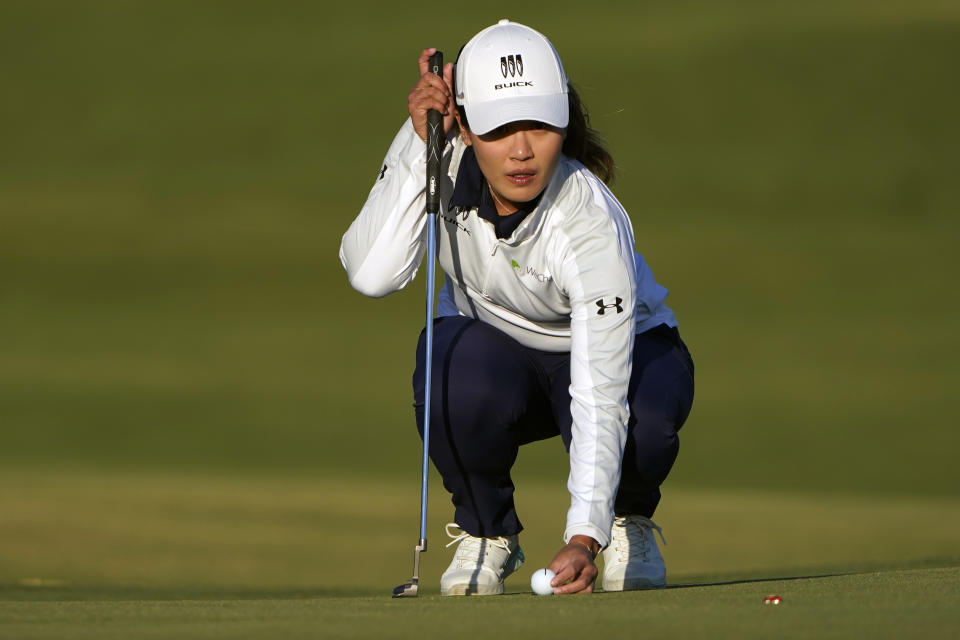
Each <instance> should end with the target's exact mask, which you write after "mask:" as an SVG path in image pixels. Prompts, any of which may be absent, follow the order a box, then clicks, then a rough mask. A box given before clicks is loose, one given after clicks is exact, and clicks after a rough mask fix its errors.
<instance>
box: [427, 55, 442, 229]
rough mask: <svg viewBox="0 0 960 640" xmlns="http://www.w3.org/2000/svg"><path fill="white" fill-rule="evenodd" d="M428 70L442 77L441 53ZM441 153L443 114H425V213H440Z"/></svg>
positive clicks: (431, 62) (434, 56) (432, 61)
mask: <svg viewBox="0 0 960 640" xmlns="http://www.w3.org/2000/svg"><path fill="white" fill-rule="evenodd" d="M429 70H430V72H431V73H435V74H436V75H438V76H440V77H441V78H442V77H443V52H441V51H437V52H436V53H435V54H433V55H432V56H430V62H429ZM442 153H443V114H442V113H440V112H439V111H437V110H436V109H430V110H429V111H428V112H427V213H428V214H430V213H439V212H440V155H441V154H442Z"/></svg>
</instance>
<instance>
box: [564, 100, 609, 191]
mask: <svg viewBox="0 0 960 640" xmlns="http://www.w3.org/2000/svg"><path fill="white" fill-rule="evenodd" d="M567 100H568V101H569V103H570V123H569V124H568V125H567V139H566V140H564V141H563V153H564V155H566V156H567V157H570V158H575V159H577V160H579V161H580V163H581V164H582V165H583V166H585V167H586V168H587V169H590V171H592V172H593V173H594V174H595V175H596V176H597V177H598V178H600V179H601V180H603V181H604V182H605V183H607V184H610V183H611V182H613V173H614V164H613V156H612V155H610V152H609V151H607V148H606V147H605V146H604V144H603V138H601V137H600V134H599V133H597V132H596V131H595V130H593V129H592V128H591V127H590V116H589V115H587V108H586V107H584V106H583V102H581V101H580V94H579V93H577V90H576V89H574V88H573V84H572V83H569V82H568V83H567Z"/></svg>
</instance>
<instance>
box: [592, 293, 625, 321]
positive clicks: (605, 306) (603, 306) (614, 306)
mask: <svg viewBox="0 0 960 640" xmlns="http://www.w3.org/2000/svg"><path fill="white" fill-rule="evenodd" d="M622 302H623V298H621V297H619V296H618V297H617V298H616V302H614V303H613V304H604V303H603V298H600V299H599V300H597V306H598V307H600V308H599V309H598V310H597V315H598V316H602V315H603V314H605V313H606V312H607V309H616V310H617V313H623V307H622V306H621V303H622Z"/></svg>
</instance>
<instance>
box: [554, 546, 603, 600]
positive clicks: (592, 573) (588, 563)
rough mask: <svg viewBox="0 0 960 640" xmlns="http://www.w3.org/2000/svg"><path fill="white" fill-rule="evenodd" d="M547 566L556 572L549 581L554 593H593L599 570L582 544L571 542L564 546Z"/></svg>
mask: <svg viewBox="0 0 960 640" xmlns="http://www.w3.org/2000/svg"><path fill="white" fill-rule="evenodd" d="M548 568H549V569H550V570H551V571H553V572H554V573H556V574H557V575H556V577H554V579H553V580H551V581H550V584H551V585H552V586H553V587H554V589H553V592H554V593H555V594H557V595H561V594H564V593H593V583H594V581H595V580H596V579H597V574H598V573H599V571H597V565H595V564H594V562H593V558H592V557H591V555H590V554H589V553H588V552H587V550H586V548H585V547H583V546H582V545H580V544H576V543H571V544H568V545H567V546H565V547H564V548H563V549H561V550H560V551H559V552H558V553H557V555H556V556H554V558H553V562H551V563H550V565H549V567H548Z"/></svg>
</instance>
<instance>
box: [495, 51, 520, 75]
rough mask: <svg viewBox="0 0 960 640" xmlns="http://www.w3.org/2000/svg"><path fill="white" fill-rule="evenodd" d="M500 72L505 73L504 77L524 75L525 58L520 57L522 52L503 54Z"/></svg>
mask: <svg viewBox="0 0 960 640" xmlns="http://www.w3.org/2000/svg"><path fill="white" fill-rule="evenodd" d="M500 73H502V74H503V77H504V78H506V77H507V76H508V75H509V76H510V77H511V78H515V77H517V76H521V77H522V76H523V58H521V57H520V54H519V53H518V54H516V55H510V56H501V58H500Z"/></svg>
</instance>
